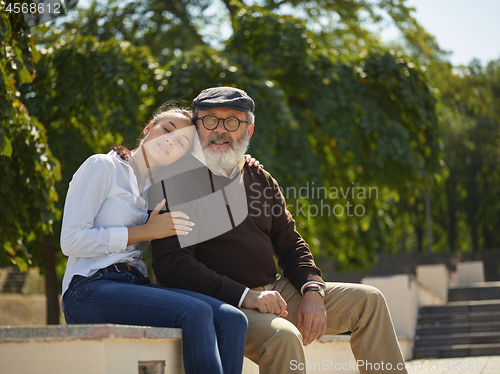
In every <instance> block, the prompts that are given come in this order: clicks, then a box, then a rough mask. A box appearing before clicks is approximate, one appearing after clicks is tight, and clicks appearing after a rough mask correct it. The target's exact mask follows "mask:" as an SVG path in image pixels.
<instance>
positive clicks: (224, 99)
mask: <svg viewBox="0 0 500 374" xmlns="http://www.w3.org/2000/svg"><path fill="white" fill-rule="evenodd" d="M193 107H194V110H209V109H213V108H231V109H236V110H240V111H242V112H253V110H254V108H255V103H254V102H253V100H252V98H251V97H250V96H248V94H247V93H246V92H245V91H243V90H240V89H239V88H234V87H212V88H207V89H205V90H203V91H201V92H200V94H199V95H198V96H196V98H195V99H194V100H193Z"/></svg>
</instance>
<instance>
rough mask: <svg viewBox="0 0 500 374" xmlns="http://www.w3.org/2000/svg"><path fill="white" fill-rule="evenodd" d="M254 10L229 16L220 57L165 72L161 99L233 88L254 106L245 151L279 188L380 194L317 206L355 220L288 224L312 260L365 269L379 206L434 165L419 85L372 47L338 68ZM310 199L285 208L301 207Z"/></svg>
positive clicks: (406, 65)
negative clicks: (353, 209)
mask: <svg viewBox="0 0 500 374" xmlns="http://www.w3.org/2000/svg"><path fill="white" fill-rule="evenodd" d="M255 9H257V8H253V9H246V10H245V11H243V10H241V11H240V12H238V17H237V18H236V19H235V21H234V23H233V28H234V34H233V36H232V38H231V39H230V40H229V41H228V43H227V45H226V49H225V51H223V52H215V51H212V50H211V49H210V48H205V49H202V50H200V51H197V52H193V53H191V54H184V55H183V56H181V57H179V58H178V59H175V60H174V61H173V62H172V63H170V64H169V65H167V66H165V70H166V74H165V78H166V86H165V91H164V92H161V95H163V97H169V96H176V95H180V94H182V93H187V95H188V96H187V97H188V98H189V99H192V98H193V96H194V95H196V94H197V93H198V92H199V91H200V90H201V89H203V88H205V87H207V86H211V85H234V86H237V87H240V88H243V89H245V90H247V91H248V92H249V94H250V95H252V97H254V99H255V100H256V103H257V106H256V118H257V127H256V133H255V135H254V137H253V139H252V144H251V153H252V154H253V155H255V156H257V157H258V158H259V159H261V160H263V162H265V164H266V168H268V169H269V170H270V171H271V172H272V173H273V175H274V176H275V177H276V178H277V179H278V180H279V181H280V182H281V184H282V187H285V188H289V187H295V188H296V189H298V188H300V187H303V186H305V185H306V184H307V183H310V184H309V186H312V185H313V183H314V185H315V186H316V187H320V186H321V187H325V189H326V190H328V191H331V190H332V188H334V189H337V190H339V189H340V190H342V191H344V192H345V191H348V188H358V191H359V188H362V187H364V188H366V189H368V188H369V187H373V188H375V189H376V191H380V195H378V194H377V198H373V199H368V198H365V197H363V196H361V195H356V196H355V197H354V198H353V197H352V195H351V193H349V196H347V197H342V196H337V197H334V198H333V199H331V201H327V202H326V203H327V204H328V205H329V206H330V212H331V211H332V210H331V209H332V207H333V205H342V206H344V207H346V206H347V205H348V204H351V205H352V206H354V205H363V208H364V214H363V217H358V216H356V215H354V214H352V213H351V216H349V215H347V214H346V213H344V214H342V215H340V217H336V216H334V215H333V214H331V213H330V216H328V217H324V216H323V217H310V216H309V215H306V216H305V217H302V216H299V217H296V218H297V221H298V225H299V226H300V227H301V229H302V232H304V233H305V236H306V239H308V240H309V242H310V243H311V244H312V247H313V249H314V250H315V251H316V252H317V253H318V254H322V255H325V256H332V255H333V256H334V257H335V258H336V259H337V264H338V265H339V266H342V267H344V268H350V267H365V268H366V267H367V266H368V265H369V264H371V263H372V261H373V259H374V251H375V250H376V249H380V248H382V243H383V241H384V237H385V236H386V235H387V232H388V231H389V229H390V227H389V226H388V224H387V223H386V217H384V215H385V213H383V212H384V210H386V209H388V208H390V206H391V205H392V204H393V200H394V199H400V198H405V197H407V196H409V195H410V193H411V191H412V189H413V188H415V186H421V187H422V188H423V187H426V186H430V185H432V181H433V180H434V179H435V174H436V173H439V172H440V170H441V166H440V163H439V160H440V158H441V151H440V146H439V131H438V128H437V117H436V114H435V104H436V102H435V99H434V96H433V94H432V93H431V92H430V90H429V88H428V87H427V78H426V76H425V74H423V73H422V72H421V71H419V70H418V69H416V68H415V64H414V63H412V62H410V60H408V59H404V58H403V57H402V56H396V55H391V54H390V53H383V52H381V51H378V50H372V51H371V52H370V53H368V54H366V55H364V56H363V57H358V56H354V57H353V58H352V59H351V62H343V61H340V60H339V59H338V58H337V57H336V56H337V55H336V54H334V53H330V54H329V53H328V50H326V49H325V48H322V47H321V45H319V44H318V45H317V44H316V43H314V35H313V34H312V33H311V32H309V31H307V29H306V28H305V23H304V22H303V21H301V20H299V19H296V18H293V17H283V16H276V15H274V14H272V13H269V12H265V11H263V10H262V9H260V8H258V11H256V10H255ZM299 155H300V156H299ZM311 165H314V167H311ZM351 191H352V190H351ZM383 191H387V192H383ZM321 199H322V197H319V196H317V197H316V198H315V197H311V198H310V199H309V201H300V200H297V201H296V204H305V205H307V206H308V208H307V212H309V211H310V208H309V207H312V206H313V205H315V206H316V208H315V209H317V204H319V203H320V200H321ZM289 203H290V201H289ZM360 212H361V211H360ZM380 212H382V214H381V213H380ZM292 214H293V208H292Z"/></svg>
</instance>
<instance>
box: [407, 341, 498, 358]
mask: <svg viewBox="0 0 500 374" xmlns="http://www.w3.org/2000/svg"><path fill="white" fill-rule="evenodd" d="M499 352H500V344H497V343H494V344H460V345H446V346H444V345H443V346H426V347H418V348H415V349H414V350H413V358H414V359H417V358H430V357H434V358H452V357H470V356H491V355H498V354H499Z"/></svg>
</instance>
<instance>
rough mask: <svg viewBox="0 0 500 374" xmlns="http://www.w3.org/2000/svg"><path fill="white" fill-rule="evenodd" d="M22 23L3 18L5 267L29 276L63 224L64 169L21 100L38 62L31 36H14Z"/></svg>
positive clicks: (0, 139)
mask: <svg viewBox="0 0 500 374" xmlns="http://www.w3.org/2000/svg"><path fill="white" fill-rule="evenodd" d="M4 5H5V4H1V6H2V8H3V7H4ZM23 23H24V19H23V17H22V14H12V15H9V16H7V14H6V13H5V12H3V11H2V12H1V13H0V38H1V43H2V48H1V51H2V52H1V53H2V59H1V62H0V78H1V81H2V86H3V89H2V91H0V116H1V132H0V170H1V181H2V182H1V186H0V188H1V191H2V204H1V205H0V214H1V218H0V237H1V238H2V248H3V250H2V251H0V266H6V265H7V264H9V263H12V264H15V265H17V266H18V267H19V268H20V269H23V270H25V269H27V267H28V265H41V253H40V250H39V248H40V247H41V240H42V238H43V237H44V236H45V235H47V234H49V233H51V232H52V224H53V223H54V221H56V220H58V219H60V211H59V210H58V209H57V208H56V203H57V201H58V194H57V193H56V190H55V184H56V183H57V181H58V180H59V179H60V168H59V163H58V161H57V159H56V158H54V157H53V155H52V152H51V150H50V148H49V146H48V139H47V136H46V130H45V127H44V126H43V125H42V123H40V122H39V121H38V119H37V118H36V117H35V116H33V115H32V114H31V113H30V112H29V110H28V109H27V108H26V106H25V102H24V98H23V96H22V95H21V94H20V91H21V90H22V89H23V88H24V87H26V86H28V85H29V84H31V83H32V81H33V80H34V78H35V74H34V68H33V66H34V64H35V63H36V62H37V60H38V59H39V54H38V53H37V51H36V49H35V46H34V41H33V38H32V36H31V35H30V34H29V33H28V32H22V31H21V32H16V31H15V30H19V29H21V26H20V25H21V24H23Z"/></svg>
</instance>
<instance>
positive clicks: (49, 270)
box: [43, 235, 60, 325]
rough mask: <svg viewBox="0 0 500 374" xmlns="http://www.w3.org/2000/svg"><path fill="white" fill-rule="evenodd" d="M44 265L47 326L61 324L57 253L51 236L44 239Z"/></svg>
mask: <svg viewBox="0 0 500 374" xmlns="http://www.w3.org/2000/svg"><path fill="white" fill-rule="evenodd" d="M43 265H44V267H45V295H46V296H47V324H48V325H58V324H59V313H60V307H59V283H58V282H57V276H56V253H55V248H54V246H53V245H52V244H51V243H50V235H45V236H44V238H43Z"/></svg>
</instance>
